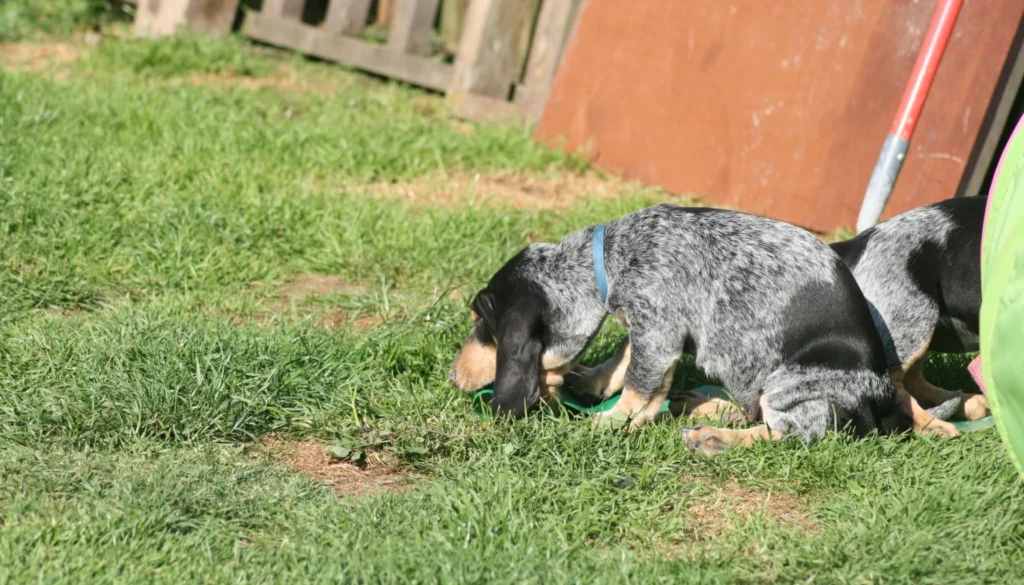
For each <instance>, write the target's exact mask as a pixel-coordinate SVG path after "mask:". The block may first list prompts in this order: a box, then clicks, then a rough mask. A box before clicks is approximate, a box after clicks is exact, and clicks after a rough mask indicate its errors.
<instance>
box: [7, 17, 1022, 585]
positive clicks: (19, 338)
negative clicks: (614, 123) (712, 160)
mask: <svg viewBox="0 0 1024 585" xmlns="http://www.w3.org/2000/svg"><path fill="white" fill-rule="evenodd" d="M32 6H34V5H33V4H31V3H22V4H8V5H5V8H4V9H5V10H6V11H7V12H6V13H7V14H12V13H19V14H22V13H28V12H26V10H27V8H26V7H28V8H31V7H32ZM19 10H20V11H21V12H19ZM23 20H24V19H23ZM30 20H31V19H30ZM26 26H27V25H26ZM34 26H35V25H34ZM68 26H69V27H70V26H71V25H68ZM25 30H29V31H36V30H38V26H35V28H31V27H29V28H28V29H25ZM46 30H48V31H56V32H58V33H61V34H62V35H66V31H67V30H71V29H70V28H61V27H60V26H56V25H54V26H53V27H50V28H47V29H46ZM24 36H32V35H30V34H29V33H28V32H26V33H24V35H22V37H21V38H23V37H24ZM60 38H61V39H65V40H67V39H71V42H74V40H73V39H74V37H68V36H62V37H60ZM37 41H38V39H37ZM79 49H80V50H81V51H82V55H81V57H80V58H79V59H78V60H77V61H75V62H73V63H68V64H63V65H54V66H52V67H51V66H49V65H47V66H45V67H41V68H37V69H33V70H29V71H4V72H3V73H2V74H0V238H2V245H0V388H2V392H0V583H23V582H40V581H42V582H47V583H65V582H66V583H80V582H84V581H88V582H96V583H129V582H147V583H150V582H168V583H180V582H195V581H204V582H243V583H256V582H288V581H291V582H310V583H320V582H324V583H327V582H348V583H425V582H438V583H541V582H559V583H562V582H565V583H650V582H672V583H676V582H721V583H770V582H800V583H811V582H813V583H882V582H885V583H1011V582H1018V581H1021V580H1022V579H1024V496H1022V492H1021V482H1020V480H1019V478H1018V477H1017V476H1016V475H1015V473H1014V471H1013V469H1012V466H1011V464H1010V462H1009V459H1008V457H1007V456H1006V454H1005V452H1004V450H1003V447H1002V445H1001V444H1000V443H999V440H998V437H997V436H996V433H995V432H994V431H982V432H978V433H974V434H970V435H966V436H964V437H962V438H960V439H957V440H954V441H945V442H943V441H939V440H934V439H929V438H922V437H913V438H909V439H900V438H887V439H880V438H872V439H868V440H864V441H851V440H849V439H847V438H844V437H842V436H831V437H828V438H827V439H826V440H824V441H822V442H820V443H818V444H816V445H814V446H811V447H805V446H801V445H794V444H788V443H783V444H770V445H759V446H757V447H755V448H752V449H750V450H746V451H736V452H733V453H728V454H726V455H724V456H722V457H720V458H715V459H711V460H698V459H694V458H693V457H691V456H690V455H689V454H688V453H686V451H685V450H684V449H682V447H681V444H680V441H679V436H678V425H677V424H672V423H668V424H660V425H651V426H649V427H647V428H645V429H644V430H643V431H642V432H640V433H637V434H636V435H632V436H617V435H609V434H595V433H593V432H591V430H590V427H589V424H588V421H586V420H584V419H576V418H567V417H561V416H556V415H548V416H544V417H542V418H540V419H538V420H532V421H521V422H518V423H514V424H512V423H509V424H504V423H502V424H499V423H493V422H489V421H481V420H479V419H478V418H477V417H476V416H475V415H474V414H473V412H472V411H471V409H470V407H469V401H468V399H467V398H466V397H465V396H463V395H461V394H460V393H458V392H457V391H456V390H454V389H453V388H451V387H450V386H448V385H447V384H446V382H445V378H446V374H447V368H448V365H449V363H450V361H451V359H452V358H453V357H454V353H455V351H456V348H457V346H458V343H459V341H460V340H461V337H462V336H463V335H464V334H465V332H466V330H467V328H468V315H467V313H468V312H467V310H466V295H465V294H459V295H451V294H449V292H451V291H456V292H460V293H469V292H471V291H472V290H474V289H475V288H478V287H479V286H480V284H481V283H482V282H484V281H485V279H486V278H487V277H488V276H489V275H490V273H491V272H493V270H495V268H496V267H497V266H499V265H500V264H501V262H502V261H503V260H504V259H506V258H507V257H508V256H509V255H511V254H512V253H514V251H516V250H517V249H518V248H520V247H521V246H523V245H525V244H526V243H528V242H529V241H532V240H534V239H538V238H539V239H546V240H554V239H557V238H558V237H559V236H560V235H562V234H564V233H567V232H569V231H571V230H573V229H576V228H578V227H581V226H584V225H587V224H590V223H595V222H599V221H604V220H607V219H610V218H613V217H616V216H618V215H621V214H623V213H626V212H628V211H630V210H633V209H636V208H639V207H642V206H644V205H647V204H650V203H652V202H654V201H656V200H657V198H658V197H659V195H658V194H657V193H656V192H653V191H650V190H643V189H639V190H636V189H629V190H627V191H626V192H624V193H623V196H622V197H621V198H618V199H614V200H608V199H602V200H594V201H589V202H586V203H583V204H580V205H578V206H575V207H573V208H572V209H570V210H569V211H567V212H564V213H563V212H557V213H556V212H553V211H516V210H511V209H508V208H503V207H500V206H498V207H495V206H489V205H483V204H472V205H466V206H448V207H445V206H438V207H423V206H415V205H411V204H409V203H407V202H403V201H400V200H396V199H387V198H383V199H382V198H381V197H379V196H374V195H372V194H370V192H369V188H368V185H369V184H370V183H374V182H394V181H404V180H409V179H414V178H415V177H417V176H419V175H422V174H423V173H429V172H435V173H436V172H441V173H444V172H452V171H453V170H455V169H463V170H466V171H471V172H482V173H486V172H488V171H492V170H516V171H522V172H529V173H540V174H543V173H566V172H576V171H578V170H579V169H580V168H581V167H582V166H583V165H582V163H581V162H580V161H579V160H578V159H576V158H575V157H572V156H566V155H563V154H559V153H556V152H552V151H548V150H545V149H542V148H539V147H537V146H534V145H533V144H532V143H531V141H530V139H529V136H528V134H527V133H526V132H525V131H524V130H522V129H517V128H508V127H500V126H491V125H481V126H473V127H471V128H469V129H468V130H467V127H466V126H465V125H464V124H462V123H460V122H457V121H455V120H453V119H451V118H450V117H449V116H448V115H447V114H446V113H445V112H444V108H443V107H442V106H441V105H440V104H439V103H438V100H437V98H435V97H432V96H428V95H426V94H423V93H421V92H418V91H416V90H413V89H410V88H406V87H403V86H400V85H396V84H384V83H380V82H378V81H374V80H370V79H368V78H363V77H361V76H359V75H356V74H353V73H350V72H346V71H342V70H339V69H338V68H334V67H330V66H327V65H322V64H315V63H307V62H302V61H279V60H276V59H274V58H271V57H267V56H261V55H259V54H256V53H253V52H251V51H249V50H247V49H246V47H245V46H244V44H243V43H242V42H241V41H238V40H237V39H229V40H226V41H203V40H197V39H187V38H186V39H179V40H176V41H165V42H159V43H152V42H142V41H132V40H118V39H117V38H109V37H108V38H106V39H105V40H104V41H103V42H102V43H101V44H100V45H99V46H98V47H96V48H88V47H84V46H80V47H79ZM282 71H284V72H286V74H287V75H290V76H294V78H296V79H298V80H299V82H300V83H298V85H299V86H301V87H306V88H319V90H315V91H293V90H292V89H290V88H288V87H285V88H282V87H281V86H280V85H279V84H275V83H269V82H268V81H270V80H273V79H274V78H276V77H279V76H281V75H282ZM197 76H200V77H198V78H197ZM201 76H207V77H201ZM210 76H213V77H215V78H219V79H226V80H227V81H228V82H226V83H223V84H217V83H209V81H210V79H209V77H210ZM239 80H243V81H244V80H257V81H260V83H263V82H268V83H264V84H262V85H260V84H259V83H257V84H252V85H250V86H247V85H245V83H242V82H240V81H239ZM293 85H295V84H293ZM425 105H426V106H428V107H425ZM308 273H322V274H330V275H336V276H338V277H340V278H341V279H342V280H343V281H344V282H347V283H353V287H352V288H350V289H344V290H338V291H334V292H329V293H323V292H321V293H317V294H314V295H313V297H312V298H311V299H306V300H296V299H285V300H284V301H282V299H281V293H280V290H281V289H280V288H279V285H280V284H281V283H284V282H288V281H290V280H292V279H293V278H295V277H297V276H299V275H302V274H308ZM335 305H341V306H344V307H347V308H348V309H349V310H351V311H354V312H360V313H371V314H374V315H377V316H378V317H379V319H380V324H379V325H376V326H373V327H369V328H365V327H355V326H342V327H340V328H338V329H337V330H329V329H325V328H323V327H318V326H316V323H315V322H314V321H313V320H312V319H310V318H309V315H310V314H311V312H312V311H316V310H321V309H325V308H329V307H332V306H335ZM268 313H269V314H271V318H270V319H269V321H268V320H266V319H263V318H262V317H266V316H267V314H268ZM257 317H260V318H257ZM620 335H621V331H620V330H618V329H617V328H615V327H609V328H608V330H607V331H605V332H604V333H603V334H602V336H601V337H600V338H599V340H598V342H597V344H596V347H595V348H594V349H593V350H592V351H591V354H590V357H589V359H590V360H591V361H592V360H595V359H598V358H600V357H601V356H603V355H607V354H608V353H609V352H610V351H611V349H612V348H613V347H614V344H615V341H616V339H617V338H618V336H620ZM966 361H967V359H966V357H964V356H954V357H946V356H937V357H934V358H932V359H931V361H930V362H929V364H928V372H929V375H930V376H931V378H932V379H933V381H935V382H936V383H939V384H942V385H946V386H948V387H959V388H967V387H970V380H969V377H968V376H967V374H966V372H965V370H964V366H965V365H966ZM677 382H678V383H679V384H680V385H684V386H688V385H696V384H698V383H700V382H702V378H701V376H700V374H699V372H695V371H692V368H691V369H686V370H682V371H681V372H680V375H679V376H678V380H677ZM268 434H273V435H274V436H276V437H278V438H281V439H286V440H287V439H295V440H298V439H305V438H310V437H313V438H317V439H321V440H323V441H324V442H325V443H330V442H334V441H341V442H343V443H345V444H349V445H354V446H357V447H363V448H368V449H370V450H371V451H372V452H373V453H375V454H376V456H380V457H382V458H383V459H384V460H385V461H386V462H387V464H388V465H390V466H392V467H393V468H394V469H395V470H396V473H403V472H415V473H416V474H417V477H418V479H416V480H415V483H414V485H413V486H412V487H410V488H407V489H404V490H401V491H397V492H380V493H375V494H370V495H364V496H359V497H345V498H338V497H337V496H336V495H335V494H334V493H333V492H332V491H331V490H330V488H329V487H328V486H326V485H324V484H323V483H322V482H318V481H316V480H314V479H311V478H308V477H305V476H303V475H299V474H296V473H294V472H293V471H292V470H291V469H289V468H288V467H287V466H285V465H281V464H279V463H275V462H272V461H270V460H268V459H267V458H266V457H263V456H260V455H259V454H258V451H257V450H255V449H254V448H253V445H254V442H255V441H258V440H259V438H260V437H264V436H267V435H268ZM730 486H734V487H730ZM736 486H738V487H736ZM730 494H732V495H730ZM735 494H740V495H735ZM736 498H743V499H745V501H743V502H739V501H736ZM783 508H785V510H783ZM697 510H703V511H704V512H703V513H702V514H701V515H698V514H697V513H696V511H697ZM783 512H786V513H785V514H784V513H783Z"/></svg>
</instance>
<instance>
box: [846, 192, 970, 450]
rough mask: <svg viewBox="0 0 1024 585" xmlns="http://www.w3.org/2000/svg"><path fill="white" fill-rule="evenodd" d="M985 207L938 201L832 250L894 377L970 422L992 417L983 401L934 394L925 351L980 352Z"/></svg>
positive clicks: (938, 409) (944, 412)
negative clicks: (852, 282) (861, 299)
mask: <svg viewBox="0 0 1024 585" xmlns="http://www.w3.org/2000/svg"><path fill="white" fill-rule="evenodd" d="M986 203H987V198H985V197H961V198H956V199H949V200H946V201H940V202H938V203H934V204H932V205H927V206H924V207H920V208H917V209H914V210H911V211H908V212H906V213H903V214H901V215H898V216H896V217H894V218H892V219H890V220H888V221H885V222H883V223H881V224H879V225H877V226H875V227H873V228H870V229H868V230H865V231H864V232H862V233H861V234H859V235H858V236H857V237H856V238H853V239H851V240H848V241H845V242H839V243H836V244H832V249H833V250H835V252H836V253H837V254H839V256H840V257H841V258H842V259H843V261H844V262H845V263H846V264H847V266H848V267H849V268H850V270H851V271H852V272H853V275H854V278H856V280H857V284H858V285H859V286H860V288H861V290H862V292H863V293H864V296H865V298H866V299H867V300H868V304H869V307H870V310H871V312H872V317H873V319H874V322H875V326H876V328H877V329H878V331H879V333H880V335H881V337H882V342H883V347H884V348H885V353H886V361H887V364H888V367H889V370H890V372H892V373H893V376H894V378H895V379H896V380H897V383H905V385H906V387H907V390H908V391H909V392H910V394H911V395H912V396H913V397H914V398H915V399H916V400H917V401H919V402H922V403H923V405H924V406H928V407H931V414H933V415H935V416H938V417H940V418H946V417H948V416H950V415H953V414H956V413H957V411H959V415H960V416H962V417H964V418H969V419H976V418H980V417H983V416H987V415H988V402H987V400H985V398H984V397H983V396H972V397H968V398H967V399H966V401H965V400H964V399H963V398H962V397H961V395H960V394H959V393H956V392H948V391H945V390H943V389H941V388H936V387H934V386H932V385H930V384H928V383H927V382H926V381H925V380H924V378H923V375H922V367H921V366H922V363H923V361H922V359H923V357H924V355H925V354H926V353H927V352H928V351H938V352H947V353H963V352H969V351H976V350H977V349H978V315H979V313H980V311H981V259H980V256H981V232H982V224H983V222H984V217H985V205H986ZM940 426H941V425H940ZM947 434H955V431H952V430H947Z"/></svg>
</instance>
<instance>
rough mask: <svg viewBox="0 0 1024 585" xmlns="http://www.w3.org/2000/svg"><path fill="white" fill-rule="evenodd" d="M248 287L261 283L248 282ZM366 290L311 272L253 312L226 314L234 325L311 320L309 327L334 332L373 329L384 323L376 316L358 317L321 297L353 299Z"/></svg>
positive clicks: (359, 315)
mask: <svg viewBox="0 0 1024 585" xmlns="http://www.w3.org/2000/svg"><path fill="white" fill-rule="evenodd" d="M249 284H250V285H251V286H254V287H258V286H262V284H263V283H260V282H252V283H249ZM369 293H370V289H369V287H366V286H363V285H360V284H354V283H351V282H346V281H345V280H344V279H342V278H341V277H339V276H336V275H332V274H318V273H313V272H308V273H303V274H299V275H298V276H296V277H295V278H294V279H292V280H291V281H289V282H286V283H284V284H282V285H280V286H278V287H277V288H276V289H274V293H273V295H272V296H271V297H270V298H268V299H267V300H266V301H261V302H260V303H259V304H258V305H257V307H256V309H255V310H254V311H253V312H251V313H250V312H247V313H244V314H240V313H234V312H232V313H229V316H230V317H232V318H233V319H234V323H235V325H236V326H242V325H249V324H255V325H259V326H263V327H277V326H280V325H283V324H286V323H294V322H296V321H300V320H308V321H311V322H312V324H313V326H315V327H319V328H323V329H327V330H329V331H334V330H335V329H338V328H339V327H355V328H366V327H375V326H377V325H380V324H382V323H383V322H384V320H383V319H382V318H381V317H380V316H379V315H365V314H360V312H359V311H352V310H348V309H346V308H343V307H338V306H337V305H334V304H331V303H328V302H325V301H324V300H323V299H322V297H328V296H335V295H336V296H342V297H344V296H357V295H365V294H369Z"/></svg>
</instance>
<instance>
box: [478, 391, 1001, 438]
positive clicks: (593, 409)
mask: <svg viewBox="0 0 1024 585" xmlns="http://www.w3.org/2000/svg"><path fill="white" fill-rule="evenodd" d="M691 392H699V393H700V394H703V395H705V396H709V397H712V398H722V399H724V400H732V397H731V396H729V393H728V392H727V391H726V390H725V388H722V387H721V386H712V385H705V386H700V387H698V388H694V389H693V390H691ZM492 394H494V389H493V388H490V387H488V388H484V389H483V390H478V391H477V392H476V393H474V394H473V410H475V411H476V414H477V416H479V417H480V418H482V419H485V418H489V417H490V414H489V413H488V409H487V407H486V406H485V403H486V400H487V397H489V396H490V395H492ZM620 396H621V395H619V394H616V395H615V396H612V397H611V398H609V399H608V400H605V401H603V402H601V403H599V404H596V405H594V406H583V405H582V404H580V403H578V402H576V401H574V400H572V399H571V398H566V397H560V399H559V402H560V403H561V404H562V406H564V407H566V408H568V409H569V410H571V411H573V412H578V413H580V414H596V413H598V412H605V411H606V410H611V409H612V407H613V406H615V404H616V403H617V402H618V401H619V397H620ZM668 405H669V401H668V400H666V401H665V403H664V404H662V405H661V411H660V412H662V413H667V412H668V411H669V408H668ZM952 424H953V426H954V427H956V429H957V430H958V431H960V432H961V433H968V432H972V431H980V430H984V429H990V428H992V427H993V426H995V421H994V420H993V418H992V417H991V416H986V417H985V418H983V419H979V420H972V421H953V422H952Z"/></svg>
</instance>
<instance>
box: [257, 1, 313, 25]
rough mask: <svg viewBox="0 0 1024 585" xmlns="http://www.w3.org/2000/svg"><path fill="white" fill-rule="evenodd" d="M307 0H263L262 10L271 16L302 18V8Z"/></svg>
mask: <svg viewBox="0 0 1024 585" xmlns="http://www.w3.org/2000/svg"><path fill="white" fill-rule="evenodd" d="M305 6H306V0H263V8H262V9H260V12H261V13H262V14H264V15H266V16H269V17H271V18H292V19H295V20H301V19H302V9H303V8H304V7H305Z"/></svg>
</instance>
